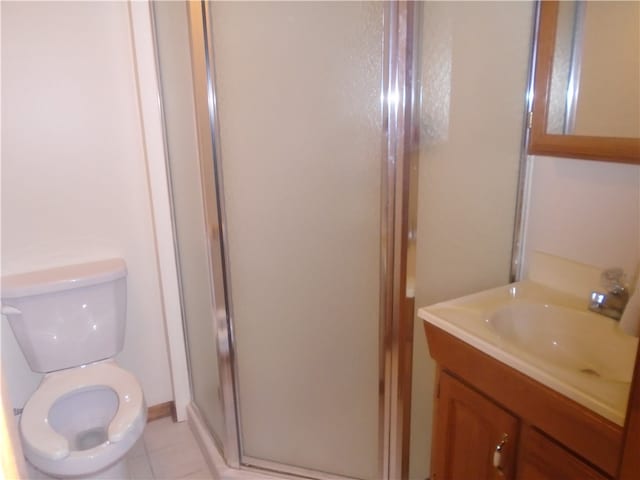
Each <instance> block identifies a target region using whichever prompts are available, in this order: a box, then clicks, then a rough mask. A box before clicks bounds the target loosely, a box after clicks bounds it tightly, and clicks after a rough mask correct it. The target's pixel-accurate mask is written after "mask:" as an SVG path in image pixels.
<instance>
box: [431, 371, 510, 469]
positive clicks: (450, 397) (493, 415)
mask: <svg viewBox="0 0 640 480" xmlns="http://www.w3.org/2000/svg"><path fill="white" fill-rule="evenodd" d="M436 408H437V411H436V428H435V431H434V444H433V461H432V477H431V478H432V479H433V480H469V479H474V480H498V479H499V480H509V479H513V478H514V473H515V472H514V467H515V461H514V459H515V452H516V446H517V440H518V439H517V436H518V419H517V418H516V417H514V416H513V415H511V414H509V413H508V412H507V411H505V410H503V409H502V408H500V407H499V406H498V405H496V404H495V403H494V402H492V401H491V400H489V399H488V398H487V397H485V396H484V395H482V394H480V393H478V392H476V391H475V390H473V389H471V388H470V387H468V386H466V385H465V384H463V383H462V382H460V381H459V380H457V379H455V378H454V377H452V376H450V375H448V374H447V373H444V372H443V373H442V374H441V375H440V381H439V394H438V398H437V405H436Z"/></svg>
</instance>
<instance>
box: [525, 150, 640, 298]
mask: <svg viewBox="0 0 640 480" xmlns="http://www.w3.org/2000/svg"><path fill="white" fill-rule="evenodd" d="M530 162H531V168H530V175H529V183H530V186H529V198H528V200H527V204H528V207H527V210H528V212H527V218H526V222H527V223H526V234H525V251H524V276H525V277H526V275H527V271H528V261H529V259H530V257H531V253H532V252H534V251H536V250H537V251H542V252H545V253H551V254H553V255H557V256H560V257H564V258H568V259H570V260H574V261H578V262H582V263H586V264H589V265H593V266H596V267H600V268H603V269H604V268H608V267H623V268H624V269H625V270H626V271H627V272H628V273H629V274H630V276H632V277H633V276H635V275H636V273H637V269H638V261H639V260H640V249H639V245H640V166H637V165H626V164H621V163H609V162H594V161H587V160H576V159H568V158H554V157H531V158H530ZM585 302H586V299H585Z"/></svg>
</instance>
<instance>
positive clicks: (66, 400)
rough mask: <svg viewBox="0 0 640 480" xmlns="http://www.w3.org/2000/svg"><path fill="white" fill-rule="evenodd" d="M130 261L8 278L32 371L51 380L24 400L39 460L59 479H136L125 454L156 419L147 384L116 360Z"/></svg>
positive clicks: (34, 460)
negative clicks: (147, 402)
mask: <svg viewBox="0 0 640 480" xmlns="http://www.w3.org/2000/svg"><path fill="white" fill-rule="evenodd" d="M126 275H127V270H126V265H125V263H124V260H122V259H110V260H104V261H99V262H92V263H84V264H79V265H71V266H64V267H59V268H52V269H48V270H42V271H37V272H31V273H25V274H18V275H9V276H5V277H2V313H3V314H4V315H6V316H7V318H8V320H9V323H10V325H11V328H12V330H13V332H14V334H15V337H16V340H17V341H18V344H19V345H20V348H21V349H22V352H23V354H24V356H25V358H26V360H27V362H28V363H29V366H30V368H31V370H33V371H34V372H38V373H44V374H45V376H44V378H43V379H42V382H41V383H40V385H39V386H38V388H37V390H36V391H35V392H34V393H33V394H32V395H31V397H30V398H29V400H28V401H27V403H26V404H25V406H24V409H23V411H22V417H21V419H20V434H21V437H22V445H23V450H24V454H25V457H26V458H27V460H28V461H29V463H30V464H31V465H33V466H34V467H35V468H36V469H38V470H39V471H41V472H43V473H44V474H46V475H47V476H50V477H53V478H68V477H75V478H87V479H98V478H113V479H116V478H117V479H126V478H129V475H128V472H127V469H126V464H125V462H124V457H125V455H126V453H127V452H128V451H129V450H130V449H131V447H132V446H133V445H134V444H135V443H136V441H137V440H138V439H139V438H140V436H141V435H142V432H143V430H144V427H145V424H146V419H147V408H146V405H145V400H144V395H143V393H142V389H141V388H140V384H139V383H138V380H137V379H136V378H135V376H134V375H132V374H131V373H130V372H128V371H126V370H124V369H123V368H121V367H119V366H118V365H117V364H116V362H115V361H114V360H113V357H114V356H115V355H116V354H117V353H118V352H120V351H121V350H122V347H123V345H124V332H125V321H126Z"/></svg>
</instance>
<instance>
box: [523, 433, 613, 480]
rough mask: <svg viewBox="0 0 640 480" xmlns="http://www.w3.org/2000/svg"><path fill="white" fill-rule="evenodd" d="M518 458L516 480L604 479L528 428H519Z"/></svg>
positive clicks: (558, 446) (604, 479) (604, 478)
mask: <svg viewBox="0 0 640 480" xmlns="http://www.w3.org/2000/svg"><path fill="white" fill-rule="evenodd" d="M518 455H519V458H518V475H517V479H518V480H576V479H580V480H606V479H607V477H605V476H603V475H602V474H600V473H599V472H598V471H596V470H594V469H593V468H591V467H590V466H589V465H587V464H586V463H584V462H583V461H582V460H580V459H579V458H578V457H576V456H574V455H573V454H572V453H570V452H568V451H567V450H565V449H564V448H563V447H561V446H560V445H559V444H557V443H556V442H554V441H553V440H550V439H549V438H547V437H545V436H544V435H543V434H542V433H540V432H539V431H538V430H536V429H535V428H532V427H527V428H523V431H522V433H521V438H520V444H519V454H518Z"/></svg>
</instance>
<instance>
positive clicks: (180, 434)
mask: <svg viewBox="0 0 640 480" xmlns="http://www.w3.org/2000/svg"><path fill="white" fill-rule="evenodd" d="M144 444H145V447H146V451H147V454H149V455H151V454H152V453H154V452H157V451H158V450H164V449H166V448H169V447H180V448H190V447H194V446H197V444H196V441H195V438H194V437H193V434H192V433H191V429H190V428H189V425H188V424H187V422H173V420H171V418H162V419H160V420H155V421H153V422H150V423H149V424H147V427H146V428H145V431H144Z"/></svg>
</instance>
